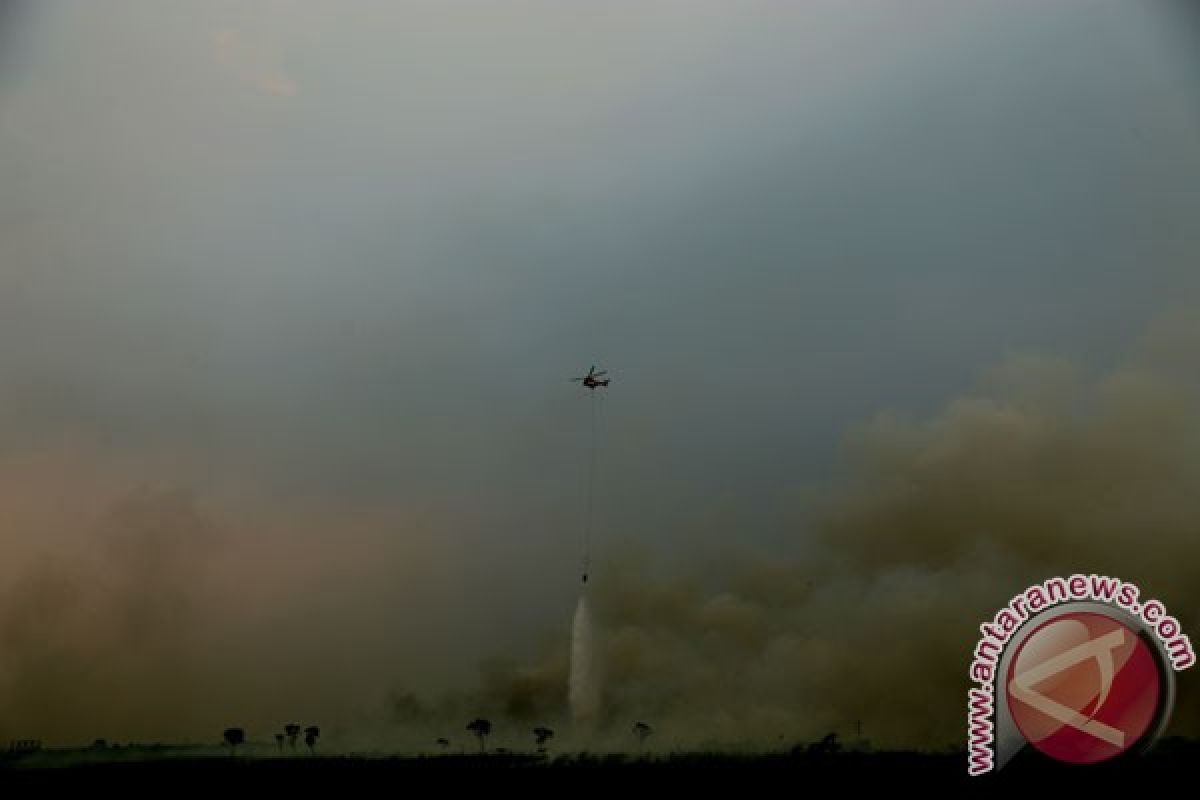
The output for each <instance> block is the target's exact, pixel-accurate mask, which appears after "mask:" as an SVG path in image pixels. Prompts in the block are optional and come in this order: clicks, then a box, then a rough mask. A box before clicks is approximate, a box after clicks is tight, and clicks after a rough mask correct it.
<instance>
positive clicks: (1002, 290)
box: [0, 0, 1200, 653]
mask: <svg viewBox="0 0 1200 800" xmlns="http://www.w3.org/2000/svg"><path fill="white" fill-rule="evenodd" d="M1180 7H1181V4H1171V3H1149V2H1147V3H1128V2H1118V1H1116V0H1113V1H1111V2H1089V3H1083V2H1061V1H1060V2H1033V1H1032V0H1029V1H1026V2H1007V1H1006V2H999V1H997V2H968V3H964V2H919V3H918V2H907V3H893V2H861V3H838V2H796V3H774V2H772V3H766V2H764V3H736V4H735V3H718V2H688V3H684V2H642V1H641V0H638V2H613V3H565V2H555V3H542V2H528V3H526V2H511V3H482V2H480V3H473V2H472V3H467V2H463V3H457V2H456V3H443V2H420V3H418V2H403V3H397V2H352V3H338V4H330V3H319V2H286V0H277V1H275V2H268V1H266V0H264V1H263V2H203V3H201V2H190V3H183V4H177V3H161V2H157V0H144V1H138V0H126V1H125V2H109V3H87V2H37V3H32V2H29V3H9V4H6V8H5V10H4V12H3V13H0V26H3V35H2V36H0V47H2V48H3V51H4V52H3V53H2V56H3V57H2V58H0V449H2V450H3V452H4V458H5V459H8V460H10V461H12V460H13V459H17V458H19V457H22V456H23V454H28V453H39V452H44V451H47V450H53V451H55V452H66V453H68V454H69V453H73V452H76V451H77V450H78V452H80V453H84V452H86V454H87V455H86V459H84V458H83V457H82V456H81V458H80V460H81V461H85V462H86V464H88V465H92V466H91V467H88V468H94V469H95V470H107V469H108V468H109V467H108V465H111V464H115V463H120V464H122V465H123V466H122V469H125V470H128V473H127V474H129V475H131V476H132V477H130V478H129V481H128V482H129V483H130V485H133V486H136V485H142V484H143V483H151V484H154V485H158V484H159V483H162V484H167V485H179V486H182V487H185V488H187V489H188V490H189V491H193V492H196V493H198V495H199V496H200V497H201V499H202V500H205V499H206V501H207V502H209V503H211V504H212V505H213V506H214V507H218V508H226V507H225V506H222V505H221V503H222V502H223V501H222V500H221V499H220V498H226V497H232V496H241V495H244V494H254V495H255V496H256V497H258V498H260V500H261V502H262V503H268V504H269V503H277V504H279V505H281V506H289V505H291V504H294V503H297V502H300V499H301V498H302V499H303V502H304V503H318V504H326V505H327V506H328V507H330V508H341V509H354V508H358V507H370V508H381V507H387V508H393V509H400V510H401V512H402V513H409V512H412V513H418V512H416V511H413V510H414V509H421V510H422V511H421V512H420V513H428V514H429V515H430V518H436V519H438V520H442V521H444V520H452V522H445V523H444V524H442V523H439V524H438V526H437V530H438V537H440V538H439V540H440V541H442V543H443V545H444V546H445V547H447V548H448V552H451V553H453V554H454V555H453V558H455V559H459V560H461V562H462V563H460V564H458V565H456V566H455V568H454V571H453V574H454V576H455V577H454V579H453V581H454V582H453V583H452V588H449V589H445V590H443V591H442V593H440V594H437V595H436V598H437V599H436V602H438V603H449V604H454V603H460V604H461V605H462V606H463V610H462V611H461V612H460V617H461V619H460V622H462V624H463V625H464V627H463V628H462V631H464V633H463V636H465V637H467V638H470V637H471V636H477V637H478V641H473V642H471V643H468V644H459V645H455V646H457V647H461V648H462V650H463V652H470V653H475V652H476V651H477V650H485V649H486V648H487V647H489V646H492V644H493V643H492V642H488V643H487V644H483V643H482V642H484V641H485V640H487V639H488V637H493V638H495V639H497V640H499V639H501V638H503V637H502V636H501V635H500V634H499V633H495V632H494V631H493V628H494V627H495V625H494V624H493V623H495V622H496V620H497V619H501V618H504V619H508V618H509V616H510V615H526V616H527V617H529V618H531V619H535V620H540V621H544V620H551V619H558V617H562V618H563V619H562V621H563V622H564V623H565V621H566V620H565V613H566V612H565V611H564V610H563V608H565V606H563V604H561V603H560V604H558V606H559V607H556V608H553V609H551V610H545V609H544V608H543V599H544V597H545V596H546V593H550V596H552V597H554V598H558V599H561V598H565V597H567V596H568V595H569V592H570V591H571V588H570V587H571V586H573V581H574V580H575V568H576V564H577V560H578V542H579V533H580V532H579V518H580V514H581V511H582V508H583V485H584V473H583V467H584V465H585V455H586V451H585V446H586V442H587V424H588V416H587V414H588V407H587V403H588V399H587V397H586V396H584V393H583V391H582V390H581V389H580V388H579V387H578V386H577V385H574V384H571V383H569V382H568V379H569V378H570V377H572V376H574V375H577V374H580V373H581V372H582V371H584V370H586V369H587V367H588V366H589V365H590V364H592V363H596V364H599V365H602V366H603V367H606V368H608V369H609V370H611V375H612V378H613V382H612V386H611V387H610V389H609V390H608V391H607V393H606V395H605V396H604V397H603V399H602V400H601V404H602V405H601V423H600V430H601V442H602V446H601V453H600V480H599V482H598V490H599V495H598V502H599V505H600V508H601V511H600V513H599V515H598V518H597V525H598V527H597V541H598V543H599V545H598V546H599V548H600V549H601V550H602V551H603V549H604V548H605V547H610V546H612V547H615V546H616V545H615V543H616V542H619V541H634V542H638V543H641V544H644V545H646V546H647V547H649V548H651V549H656V550H657V549H669V548H672V547H675V546H676V545H678V544H680V543H685V544H686V545H687V547H688V548H689V549H690V548H691V547H693V546H696V545H727V544H729V543H730V542H733V543H735V544H737V545H738V546H739V547H741V546H745V547H748V548H752V549H761V550H764V551H766V552H769V553H775V554H778V555H780V557H791V556H794V555H795V554H796V553H798V552H802V550H803V547H804V542H803V536H802V535H801V534H800V533H799V532H798V531H797V530H796V529H795V528H794V527H792V525H793V524H794V521H795V513H796V511H795V508H794V504H795V497H796V493H797V492H798V491H800V490H801V489H802V488H803V487H804V486H805V485H807V484H809V483H811V482H813V481H819V480H822V479H824V478H825V477H826V476H827V475H828V474H829V473H830V472H831V470H833V468H834V466H833V465H834V464H835V463H836V462H837V459H838V446H839V442H840V441H841V440H842V437H843V436H844V434H845V432H846V430H847V428H848V427H850V426H852V425H854V424H856V423H859V422H861V421H862V420H864V419H866V418H868V417H870V416H872V415H874V414H876V413H878V412H880V411H884V410H899V411H902V412H911V413H913V414H917V415H920V414H926V413H930V412H931V411H932V410H933V409H935V408H937V407H939V406H940V405H941V404H942V403H943V402H944V401H945V399H946V398H947V397H948V396H951V395H953V394H954V393H955V392H958V391H961V390H962V389H963V388H964V387H966V386H968V385H970V384H971V383H972V382H973V381H974V379H975V378H976V376H977V375H978V373H979V371H980V370H981V369H984V368H986V367H988V366H991V365H993V364H995V363H997V362H999V361H1001V360H1002V359H1003V358H1004V357H1005V356H1006V355H1008V354H1011V353H1013V352H1023V351H1033V352H1039V353H1045V352H1049V353H1053V354H1055V355H1060V356H1064V357H1067V358H1071V359H1077V360H1079V361H1080V362H1081V363H1083V364H1085V365H1089V366H1095V367H1102V366H1103V365H1105V364H1108V363H1109V362H1111V361H1112V360H1114V359H1116V358H1118V357H1119V356H1120V355H1121V353H1122V352H1123V351H1124V350H1125V349H1126V348H1128V347H1129V345H1130V342H1131V341H1132V340H1133V339H1134V338H1135V337H1136V336H1137V335H1138V333H1139V332H1140V331H1141V330H1142V329H1143V328H1144V327H1145V325H1146V324H1147V322H1148V321H1149V320H1150V319H1152V318H1153V317H1154V316H1155V315H1157V314H1159V313H1161V312H1162V311H1164V310H1165V309H1168V308H1170V307H1171V306H1173V305H1176V304H1178V303H1180V302H1181V301H1182V300H1183V299H1184V298H1187V297H1189V296H1191V295H1192V294H1193V293H1194V292H1195V290H1196V289H1197V288H1200V269H1198V268H1197V261H1196V254H1197V252H1200V225H1198V224H1197V220H1198V219H1200V190H1198V187H1200V91H1197V69H1198V65H1197V61H1196V60H1195V58H1194V55H1193V53H1192V52H1191V49H1194V47H1195V38H1194V36H1192V35H1189V33H1188V31H1187V29H1186V28H1185V27H1184V26H1185V25H1186V24H1189V23H1194V18H1192V17H1187V16H1181V15H1180V14H1179V13H1178V10H1179V8H1180ZM164 462H170V467H169V468H164V467H163V466H162V465H163V463H164ZM131 464H132V465H133V466H130V465H131ZM151 465H153V466H151ZM14 469H15V468H14ZM81 469H84V468H81ZM76 478H77V479H78V480H80V481H84V479H83V478H80V477H79V476H76ZM64 491H65V492H67V493H68V495H69V492H70V491H72V490H70V489H64ZM114 493H116V490H115V489H114ZM262 498H266V499H265V500H263V499H262ZM230 508H232V507H230ZM401 512H398V513H401ZM222 513H224V514H225V515H226V516H231V515H233V514H235V512H234V511H229V510H226V511H224V512H222ZM231 524H232V523H231ZM233 526H234V527H235V528H236V527H238V526H237V525H236V524H233ZM249 527H251V526H243V528H249ZM23 535H24V534H23V533H22V534H18V533H17V532H15V531H13V530H11V529H7V530H2V531H0V537H3V538H0V541H3V539H4V538H9V539H13V540H14V541H15V540H16V539H17V538H21V537H22V536H23ZM238 535H239V536H255V535H256V534H255V532H254V531H253V530H243V529H241V528H239V533H238ZM258 535H263V536H266V535H268V534H266V533H261V534H258ZM270 535H272V536H280V537H284V538H286V533H280V532H279V531H276V532H274V533H272V534H270ZM327 535H328V537H330V539H331V541H333V540H336V539H337V537H339V535H341V534H340V533H339V531H338V530H336V529H331V530H328V531H327ZM397 535H401V534H397ZM14 546H15V545H14ZM349 546H352V547H359V546H361V543H359V542H353V543H351V544H350V545H349ZM446 557H447V558H449V557H450V556H446ZM601 557H602V556H601ZM545 576H554V577H553V578H552V579H547V578H546V577H545ZM480 596H488V597H490V598H492V600H491V601H490V604H489V609H488V610H487V611H486V612H485V611H481V610H479V608H478V606H479V603H478V600H479V597H480ZM429 597H433V595H430V596H429ZM429 597H425V598H421V597H418V598H415V599H414V598H410V599H409V600H408V601H406V602H415V603H421V602H427V601H429ZM468 609H474V610H473V611H472V610H468ZM447 613H450V612H447ZM489 615H494V617H493V616H489ZM539 615H540V616H539ZM555 615H557V616H555ZM523 618H524V617H523ZM521 630H522V631H525V628H524V627H522V628H521ZM528 630H529V631H533V632H539V631H542V630H544V625H543V624H541V622H537V623H533V622H531V623H530V625H529V627H528ZM520 635H521V636H533V635H534V634H533V633H521V634H520ZM447 646H448V647H449V646H450V645H447Z"/></svg>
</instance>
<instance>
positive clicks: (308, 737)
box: [304, 725, 321, 756]
mask: <svg viewBox="0 0 1200 800" xmlns="http://www.w3.org/2000/svg"><path fill="white" fill-rule="evenodd" d="M320 737H321V729H320V728H318V727H317V726H316V725H309V726H308V727H307V728H305V729H304V743H305V744H306V745H308V754H309V755H310V756H311V755H316V753H315V752H314V748H315V747H316V745H317V739H319V738H320Z"/></svg>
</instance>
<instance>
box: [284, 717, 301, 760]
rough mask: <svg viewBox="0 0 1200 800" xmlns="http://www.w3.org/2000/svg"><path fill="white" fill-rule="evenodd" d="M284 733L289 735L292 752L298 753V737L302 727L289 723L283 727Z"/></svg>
mask: <svg viewBox="0 0 1200 800" xmlns="http://www.w3.org/2000/svg"><path fill="white" fill-rule="evenodd" d="M283 732H284V733H286V734H287V737H288V744H290V745H291V746H292V752H293V753H294V752H296V737H297V736H299V735H300V726H299V725H297V724H296V723H294V722H289V723H288V724H287V725H284V726H283Z"/></svg>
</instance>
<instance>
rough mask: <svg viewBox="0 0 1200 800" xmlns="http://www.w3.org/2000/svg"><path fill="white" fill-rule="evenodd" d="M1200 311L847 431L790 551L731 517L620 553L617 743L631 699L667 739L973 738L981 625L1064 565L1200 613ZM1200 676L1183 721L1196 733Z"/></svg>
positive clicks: (613, 724) (753, 742)
mask: <svg viewBox="0 0 1200 800" xmlns="http://www.w3.org/2000/svg"><path fill="white" fill-rule="evenodd" d="M1195 319H1196V318H1195V317H1194V316H1193V315H1191V314H1187V313H1180V314H1176V315H1168V316H1166V317H1164V318H1163V319H1161V320H1160V321H1159V322H1158V323H1157V324H1156V325H1154V326H1153V328H1152V329H1151V330H1150V332H1149V333H1148V335H1147V336H1145V337H1144V338H1143V340H1142V341H1141V342H1140V344H1139V345H1138V346H1137V347H1135V348H1133V349H1132V350H1131V351H1130V352H1129V353H1128V354H1127V356H1126V357H1125V358H1124V359H1123V360H1122V362H1121V363H1120V364H1118V365H1117V366H1116V367H1115V368H1113V369H1111V370H1109V371H1107V372H1104V373H1102V374H1099V375H1089V374H1088V373H1087V372H1086V371H1085V370H1083V369H1081V368H1079V367H1077V366H1075V365H1072V364H1071V363H1068V362H1066V361H1063V360H1058V359H1054V358H1049V357H1014V358H1011V359H1010V360H1008V361H1007V362H1005V363H1003V364H1001V365H999V366H998V367H997V368H995V369H992V370H989V371H987V372H986V373H985V374H984V375H983V376H982V378H981V380H980V381H979V383H978V385H977V386H976V387H975V388H974V389H973V390H971V391H970V392H967V393H965V394H964V395H962V396H960V397H957V398H954V399H953V400H951V401H950V402H949V403H947V404H946V406H945V407H944V409H943V410H942V411H941V412H940V413H938V414H936V415H934V416H933V417H931V418H929V419H926V420H913V419H905V418H902V417H900V416H897V415H894V414H890V413H883V414H880V415H879V416H878V417H876V418H875V419H874V420H872V421H870V422H868V423H866V424H864V425H862V426H861V427H859V428H858V429H856V430H855V431H853V432H852V433H851V434H850V436H849V437H848V440H847V444H846V458H845V463H844V468H843V471H842V474H841V475H839V476H838V477H837V478H836V479H834V480H832V481H831V482H830V483H829V484H828V485H827V486H825V487H822V488H819V489H815V490H812V491H809V492H807V493H806V494H807V501H806V506H807V507H808V510H809V514H808V515H807V517H808V518H807V522H806V523H803V524H801V525H798V527H797V530H796V536H797V537H799V538H801V539H804V540H807V541H809V542H811V543H812V546H811V547H809V548H808V549H807V550H806V551H805V552H804V554H803V556H802V557H798V558H796V559H794V560H793V561H791V562H781V561H779V560H778V559H771V560H767V559H763V558H759V557H756V556H755V555H753V554H751V553H750V552H741V551H740V550H741V549H740V548H739V547H738V545H737V541H738V538H739V534H740V533H741V532H739V531H736V530H731V531H729V540H730V545H729V552H727V553H724V554H714V557H713V558H712V559H710V560H709V562H708V563H707V564H706V565H704V566H701V567H696V566H692V567H686V568H685V567H682V566H681V565H680V564H679V563H678V562H675V561H671V562H669V566H663V565H662V563H660V560H659V559H654V558H649V557H646V556H645V555H644V554H643V555H640V556H639V555H634V554H627V555H625V556H623V557H620V558H617V559H616V560H615V563H614V564H611V565H609V568H608V569H604V570H601V571H600V573H601V574H602V575H603V576H604V577H603V578H602V579H600V580H598V581H597V582H596V585H595V587H594V589H593V591H594V592H595V595H594V599H595V600H596V602H597V606H596V613H597V618H598V620H599V621H600V623H601V624H602V626H603V628H604V630H605V631H606V634H605V635H604V636H603V637H602V638H600V639H599V640H598V641H597V642H596V653H597V658H598V660H599V662H600V664H601V668H602V669H603V670H604V672H605V681H604V687H603V695H602V700H601V711H600V714H599V718H600V720H601V722H602V728H604V729H605V730H607V732H608V739H607V740H606V741H607V743H608V744H610V745H611V746H615V747H632V746H633V742H632V740H631V739H629V735H628V730H629V727H628V726H629V725H630V724H631V723H632V721H633V720H636V719H646V720H649V721H651V722H652V723H653V724H654V725H655V727H656V730H657V733H656V735H655V737H654V739H653V740H651V742H650V744H651V745H654V746H658V747H675V746H685V747H696V746H720V747H751V748H754V747H772V746H779V745H780V744H781V743H784V744H790V743H792V742H794V741H797V740H803V739H805V738H810V737H815V736H819V735H821V734H823V733H824V732H827V731H830V730H835V731H838V732H840V733H841V734H842V735H843V737H846V738H853V737H854V736H855V735H856V733H857V730H858V729H859V725H860V724H861V729H862V734H863V736H864V737H866V738H869V739H871V740H872V741H874V742H875V743H876V744H880V745H887V746H918V747H940V746H945V745H953V744H956V743H961V739H962V726H963V721H962V698H963V696H964V692H965V689H966V686H967V678H966V669H967V664H968V661H969V655H970V652H971V649H972V647H973V646H974V642H975V640H976V638H977V637H978V630H977V626H978V624H979V623H980V622H982V621H984V620H985V619H988V618H990V617H991V615H992V614H993V613H994V612H995V610H996V609H997V608H999V607H1000V606H1002V605H1003V604H1005V603H1006V602H1007V600H1008V599H1009V598H1010V597H1011V595H1012V594H1014V593H1015V592H1017V591H1019V590H1021V589H1023V588H1024V587H1025V586H1027V585H1028V584H1030V583H1031V582H1034V581H1036V580H1040V579H1042V578H1045V577H1048V576H1051V575H1056V574H1070V573H1072V572H1076V571H1083V572H1090V571H1096V572H1099V573H1103V574H1108V575H1115V576H1119V577H1122V578H1125V579H1127V580H1133V581H1136V582H1139V583H1140V584H1141V585H1142V586H1143V587H1144V588H1145V590H1146V591H1147V592H1149V593H1151V594H1153V595H1155V596H1157V597H1160V598H1161V599H1162V600H1163V601H1164V602H1165V603H1166V604H1167V606H1168V607H1169V608H1170V609H1171V610H1172V612H1174V613H1176V614H1177V615H1178V616H1179V617H1180V619H1181V620H1182V621H1183V622H1184V624H1185V626H1190V627H1191V628H1192V632H1193V634H1195V631H1196V626H1197V625H1198V624H1200V617H1198V615H1197V610H1198V609H1200V589H1198V588H1197V584H1196V581H1195V569H1196V567H1195V565H1196V563H1198V560H1200V539H1198V538H1197V537H1196V535H1195V532H1196V530H1198V529H1200V495H1197V493H1196V492H1195V490H1194V487H1195V486H1196V485H1197V481H1198V480H1200V374H1198V373H1197V372H1196V371H1195V369H1194V364H1195V363H1198V362H1200V326H1198V325H1197V323H1196V322H1195ZM717 555H720V557H719V558H718V557H716V556H717ZM661 561H666V560H665V559H661ZM689 563H692V564H695V561H694V559H689ZM1185 630H1186V628H1185ZM559 663H562V660H561V659H559ZM563 677H564V678H565V677H566V676H563ZM572 677H574V676H572ZM1192 677H1193V676H1191V675H1185V676H1184V679H1183V680H1182V681H1181V696H1180V702H1179V706H1178V710H1177V714H1176V716H1175V718H1174V722H1173V730H1174V731H1175V732H1178V733H1184V734H1192V735H1194V734H1196V733H1198V732H1200V730H1198V728H1197V724H1198V722H1200V720H1198V719H1197V715H1196V713H1195V711H1194V709H1193V708H1192V705H1191V698H1192V697H1193V696H1194V692H1193V691H1191V689H1190V686H1191V680H1190V679H1191V678H1192ZM572 686H573V687H574V684H572Z"/></svg>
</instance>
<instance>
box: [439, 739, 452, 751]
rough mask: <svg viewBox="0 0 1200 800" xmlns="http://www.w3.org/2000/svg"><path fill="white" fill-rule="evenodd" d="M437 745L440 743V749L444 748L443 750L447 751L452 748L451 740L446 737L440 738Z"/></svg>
mask: <svg viewBox="0 0 1200 800" xmlns="http://www.w3.org/2000/svg"><path fill="white" fill-rule="evenodd" d="M437 743H438V747H440V748H442V750H445V749H446V748H447V747H449V746H450V740H449V739H447V738H446V737H444V736H442V737H440V738H439V739H438V740H437Z"/></svg>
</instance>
